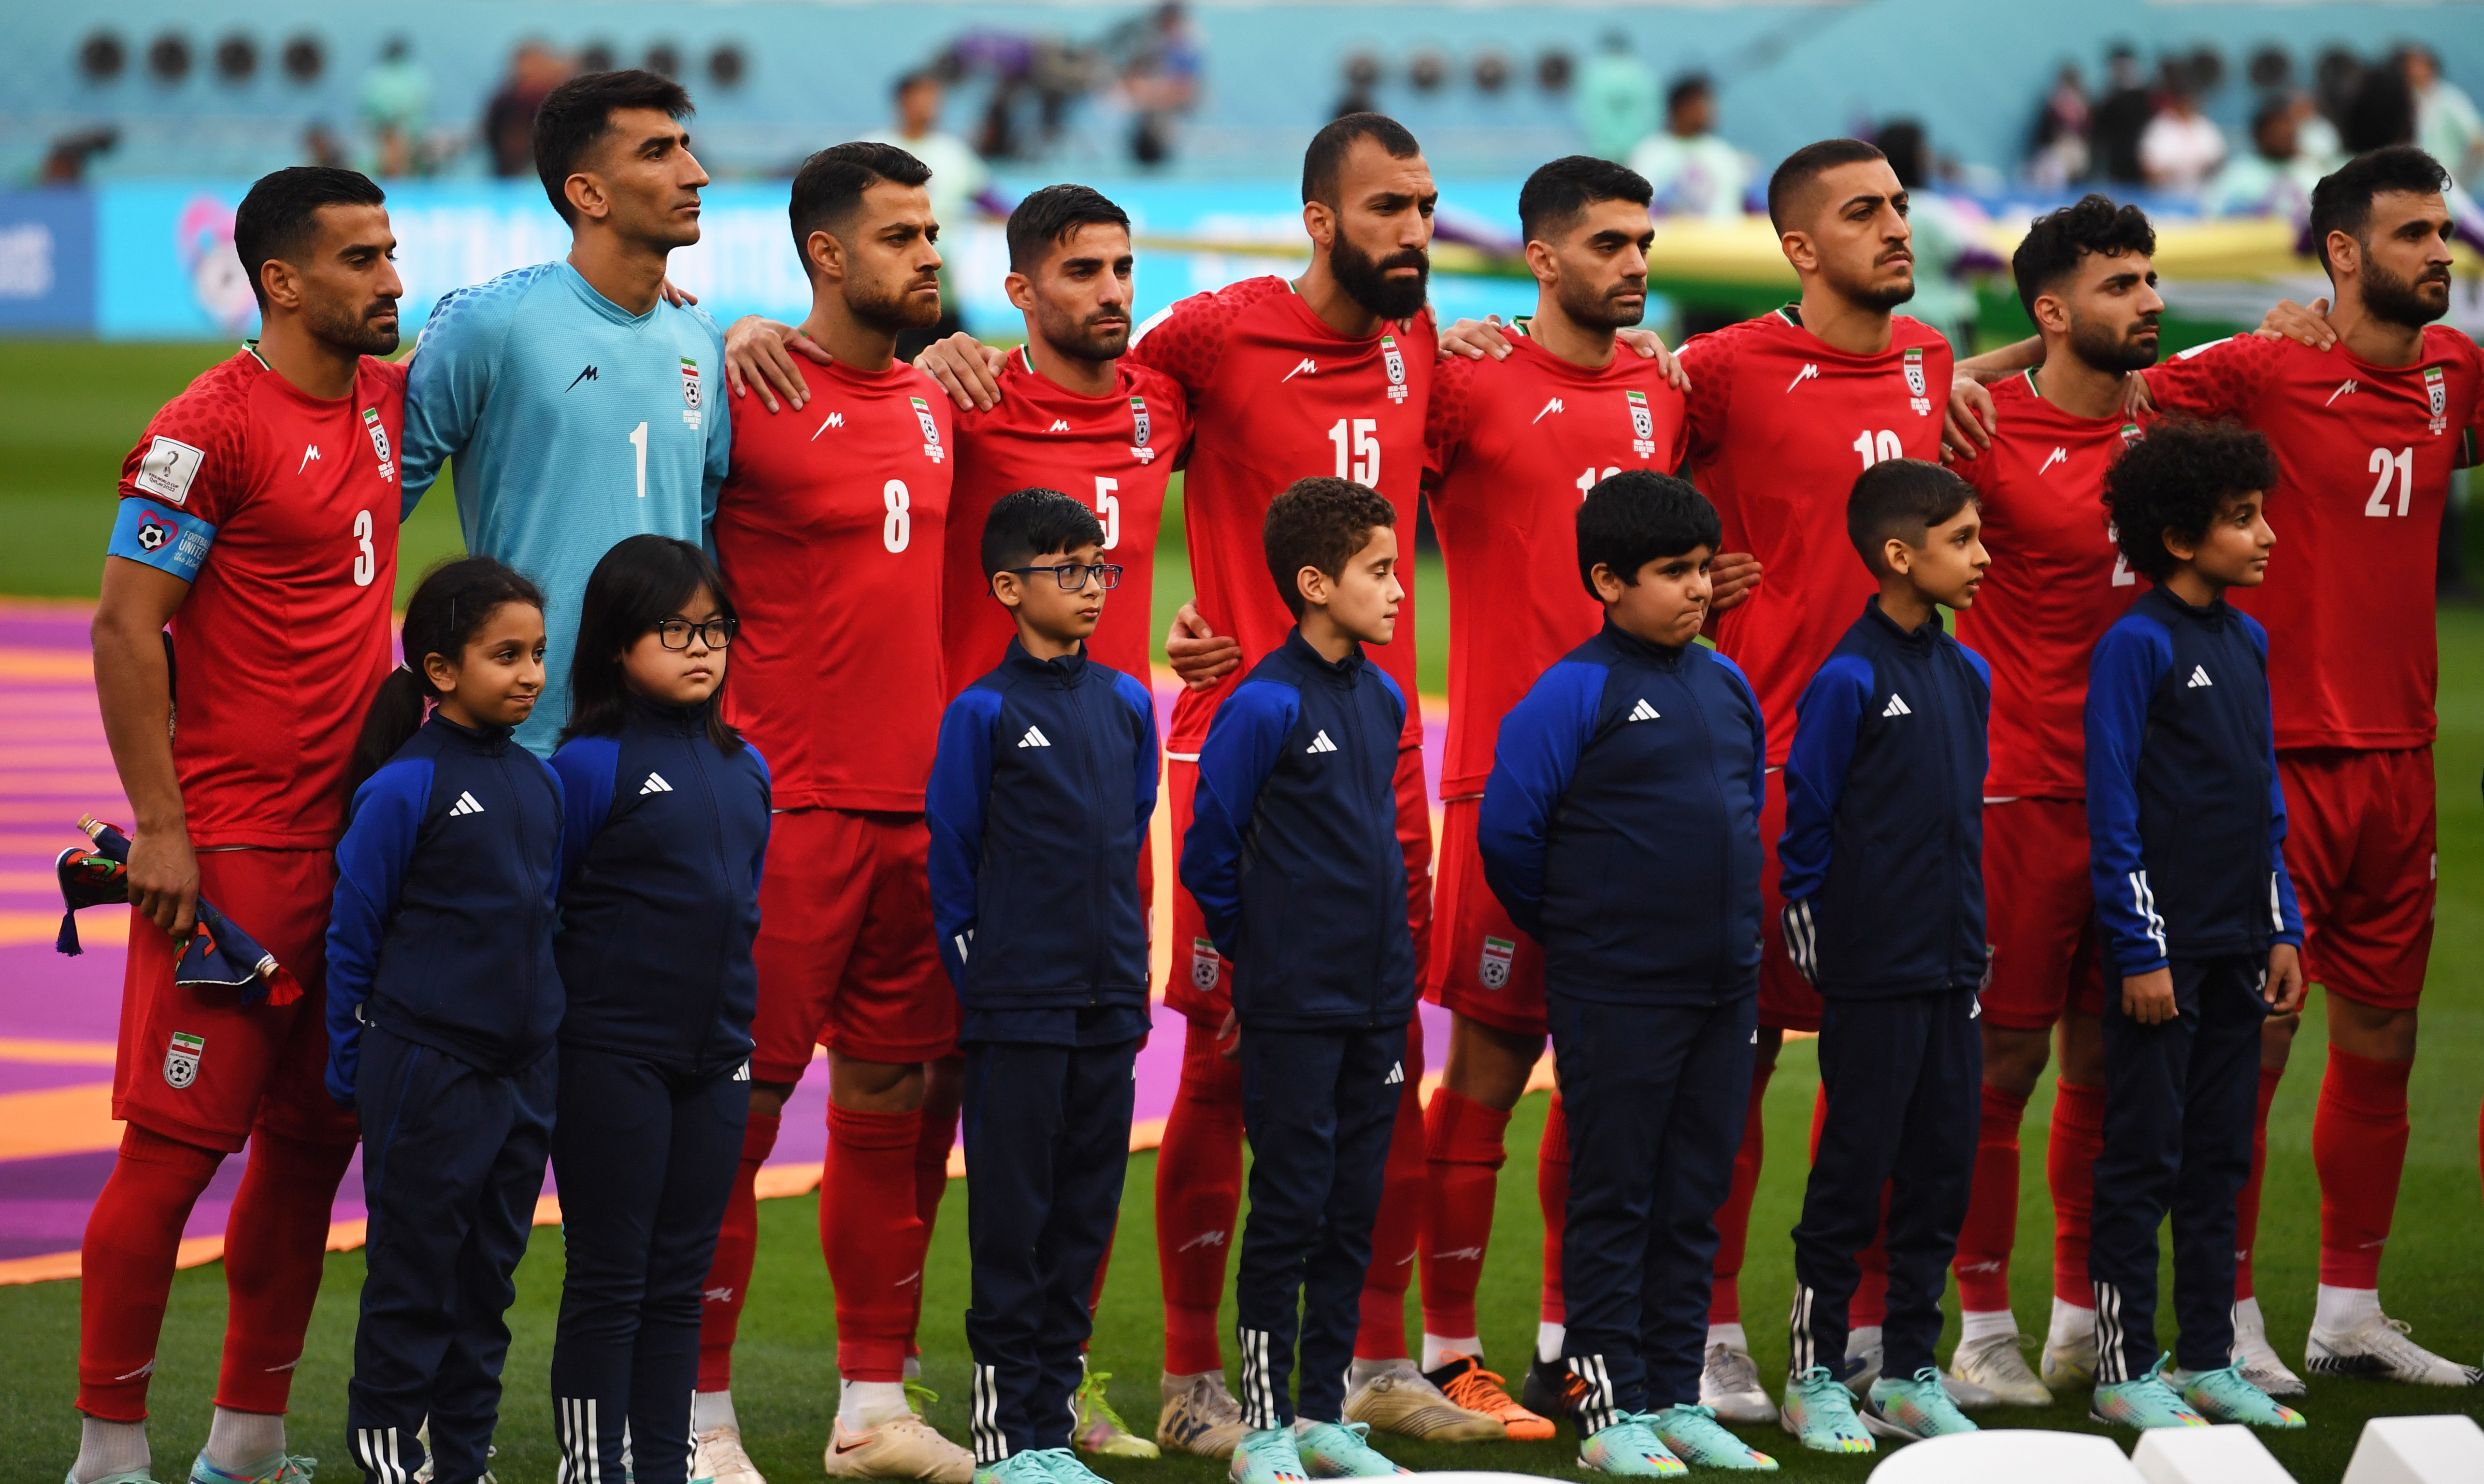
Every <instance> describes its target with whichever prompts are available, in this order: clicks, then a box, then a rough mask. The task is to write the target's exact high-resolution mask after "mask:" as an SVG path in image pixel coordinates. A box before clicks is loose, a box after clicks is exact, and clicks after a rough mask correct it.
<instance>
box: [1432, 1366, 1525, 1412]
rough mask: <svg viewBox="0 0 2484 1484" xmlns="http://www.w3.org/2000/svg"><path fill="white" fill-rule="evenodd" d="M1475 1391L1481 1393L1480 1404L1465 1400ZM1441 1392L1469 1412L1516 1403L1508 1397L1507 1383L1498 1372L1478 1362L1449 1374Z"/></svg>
mask: <svg viewBox="0 0 2484 1484" xmlns="http://www.w3.org/2000/svg"><path fill="white" fill-rule="evenodd" d="M1477 1392H1481V1393H1482V1398H1481V1399H1482V1405H1480V1406H1478V1405H1477V1404H1476V1403H1474V1402H1471V1401H1469V1400H1467V1398H1468V1397H1469V1396H1471V1395H1474V1394H1476V1393H1477ZM1441 1394H1442V1395H1444V1396H1445V1397H1447V1398H1448V1399H1449V1400H1451V1401H1453V1402H1456V1403H1457V1404H1458V1405H1459V1406H1461V1407H1464V1408H1466V1409H1467V1410H1468V1411H1469V1412H1498V1411H1500V1410H1504V1409H1507V1408H1510V1407H1514V1406H1516V1405H1517V1403H1515V1402H1512V1401H1511V1400H1510V1399H1509V1383H1508V1382H1507V1381H1505V1380H1503V1379H1502V1378H1501V1375H1500V1373H1499V1371H1491V1370H1486V1369H1484V1368H1483V1367H1482V1366H1481V1365H1479V1364H1478V1365H1470V1366H1468V1367H1467V1369H1466V1370H1465V1372H1464V1373H1462V1374H1460V1375H1455V1376H1451V1377H1450V1378H1449V1384H1448V1385H1447V1386H1445V1387H1443V1388H1441Z"/></svg>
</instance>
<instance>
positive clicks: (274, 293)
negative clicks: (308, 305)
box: [258, 257, 302, 310]
mask: <svg viewBox="0 0 2484 1484" xmlns="http://www.w3.org/2000/svg"><path fill="white" fill-rule="evenodd" d="M258 287H259V293H260V295H261V296H262V298H263V299H264V300H265V302H266V303H267V304H268V305H270V306H272V307H274V308H277V309H284V310H298V309H300V308H302V285H301V283H299V282H297V281H296V279H295V277H294V271H293V265H292V264H291V263H289V262H286V261H285V260H284V258H282V257H271V258H269V259H268V260H267V261H265V262H263V263H260V264H259V265H258Z"/></svg>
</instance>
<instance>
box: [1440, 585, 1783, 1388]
mask: <svg viewBox="0 0 2484 1484" xmlns="http://www.w3.org/2000/svg"><path fill="white" fill-rule="evenodd" d="M1768 756H1769V748H1768V739H1767V735H1766V724H1765V722H1764V721H1763V719H1762V716H1761V713H1760V704H1759V700H1758V698H1757V697H1756V696H1754V695H1753V694H1752V691H1751V686H1750V682H1749V681H1748V680H1747V679H1746V678H1745V677H1744V676H1743V674H1742V670H1741V669H1740V668H1739V667H1738V666H1736V665H1735V663H1734V661H1731V660H1728V659H1726V658H1725V657H1724V656H1722V655H1720V654H1717V653H1716V652H1715V651H1714V650H1711V649H1704V648H1701V647H1700V646H1698V645H1696V644H1691V645H1686V646H1684V647H1682V648H1680V649H1672V648H1667V647H1665V646H1663V645H1660V644H1650V643H1648V642H1646V641H1644V640H1642V639H1639V638H1636V637H1634V636H1633V635H1631V634H1627V633H1624V632H1623V631H1621V630H1620V629H1617V628H1615V627H1613V626H1612V624H1611V623H1610V622H1607V624H1606V626H1605V629H1604V632H1603V633H1601V634H1597V635H1596V636H1595V637H1594V638H1592V639H1589V640H1588V641H1587V642H1586V643H1584V644H1581V645H1580V646H1579V647H1578V648H1577V649H1574V650H1572V651H1571V652H1570V653H1569V654H1568V655H1566V656H1564V657H1563V658H1562V659H1561V660H1560V661H1559V662H1557V663H1555V664H1554V665H1553V667H1552V668H1551V669H1549V670H1547V671H1545V672H1544V675H1543V677H1542V678H1541V679H1539V680H1537V681H1536V683H1535V686H1534V688H1533V689H1531V690H1529V691H1528V692H1527V694H1526V699H1524V700H1522V701H1520V702H1519V703H1518V704H1517V705H1516V706H1515V707H1512V708H1511V709H1510V713H1509V715H1508V716H1507V717H1505V718H1504V719H1503V720H1502V721H1501V724H1500V738H1499V743H1498V746H1497V748H1496V750H1495V753H1494V762H1493V769H1492V776H1491V778H1490V780H1489V781H1488V782H1487V783H1486V784H1485V786H1484V794H1483V806H1482V809H1481V811H1480V812H1479V814H1478V817H1477V822H1476V829H1475V837H1476V843H1477V845H1478V846H1479V848H1480V850H1481V853H1482V856H1483V868H1484V878H1485V879H1486V880H1487V881H1488V882H1489V883H1490V884H1491V886H1492V889H1493V893H1494V895H1496V896H1497V897H1499V899H1500V902H1501V904H1502V905H1503V906H1504V907H1505V908H1507V909H1508V912H1509V915H1510V920H1511V921H1512V922H1514V923H1516V924H1517V925H1518V927H1519V929H1520V931H1524V932H1526V933H1528V934H1529V935H1531V936H1533V937H1534V938H1535V939H1536V940H1537V941H1539V942H1540V943H1542V944H1543V946H1544V980H1545V986H1544V987H1545V1002H1546V1012H1547V1020H1548V1022H1549V1023H1550V1026H1551V1028H1552V1032H1553V1059H1554V1062H1555V1064H1556V1065H1557V1066H1558V1068H1559V1070H1560V1075H1561V1096H1562V1105H1563V1106H1564V1107H1565V1108H1566V1109H1567V1110H1568V1116H1569V1123H1570V1168H1571V1176H1570V1199H1569V1208H1568V1210H1567V1212H1566V1213H1565V1215H1564V1221H1563V1227H1564V1236H1563V1238H1562V1245H1561V1266H1562V1286H1563V1288H1564V1290H1565V1291H1567V1292H1568V1293H1569V1294H1570V1295H1572V1298H1571V1304H1570V1316H1569V1328H1568V1333H1567V1338H1566V1341H1565V1350H1566V1354H1567V1358H1568V1361H1569V1365H1570V1371H1571V1374H1573V1375H1575V1376H1578V1377H1580V1379H1581V1380H1582V1381H1584V1382H1585V1383H1586V1386H1587V1393H1586V1395H1585V1396H1584V1397H1583V1398H1582V1399H1581V1401H1580V1408H1579V1430H1580V1436H1581V1437H1585V1436H1589V1435H1592V1434H1593V1433H1595V1432H1597V1431H1599V1430H1600V1429H1602V1428H1604V1427H1607V1426H1610V1425H1611V1424H1612V1423H1613V1422H1614V1421H1615V1420H1617V1419H1618V1418H1619V1417H1621V1416H1622V1415H1623V1414H1626V1413H1640V1412H1661V1411H1662V1410H1663V1409H1664V1408H1666V1407H1669V1406H1672V1405H1675V1404H1677V1403H1679V1404H1682V1405H1685V1406H1695V1405H1696V1404H1697V1403H1698V1400H1699V1367H1700V1360H1701V1355H1702V1352H1703V1351H1704V1349H1705V1341H1706V1338H1707V1332H1708V1319H1707V1314H1708V1296H1709V1289H1710V1279H1711V1273H1710V1269H1711V1266H1712V1264H1713V1262H1714V1260H1715V1253H1716V1223H1715V1210H1716V1208H1717V1207H1718V1206H1719V1205H1722V1204H1723V1203H1724V1201H1725V1197H1726V1195H1727V1193H1728V1192H1729V1190H1730V1188H1731V1187H1732V1185H1733V1178H1734V1152H1735V1150H1736V1149H1737V1148H1739V1147H1741V1145H1742V1123H1743V1118H1744V1114H1745V1112H1746V1110H1747V1107H1748V1103H1749V1097H1750V1084H1751V1056H1750V1051H1749V1047H1750V1044H1751V1041H1752V1038H1753V1037H1754V1035H1755V1034H1756V1032H1757V1029H1758V1025H1759V1020H1758V1008H1759V1001H1758V987H1759V968H1760V863H1761V850H1760V809H1761V805H1762V801H1763V797H1764V794H1763V791H1764V789H1765V788H1766V773H1767V765H1768Z"/></svg>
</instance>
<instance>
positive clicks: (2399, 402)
mask: <svg viewBox="0 0 2484 1484" xmlns="http://www.w3.org/2000/svg"><path fill="white" fill-rule="evenodd" d="M2479 380H2484V357H2479V355H2478V353H2477V350H2476V347H2475V342H2474V341H2473V340H2471V339H2469V338H2468V337H2466V336H2464V335H2461V334H2460V333H2458V332H2457V331H2455V330H2452V329H2449V328H2448V327H2447V326H2444V325H2433V326H2430V327H2429V328H2427V329H2426V330H2425V331H2424V332H2423V353H2422V355H2421V356H2420V357H2418V358H2417V360H2416V362H2415V364H2412V365H2405V366H2384V365H2374V364H2371V363H2370V362H2368V361H2363V360H2359V359H2357V358H2356V357H2355V356H2354V355H2353V354H2352V353H2351V352H2349V351H2348V350H2347V349H2346V347H2345V346H2343V345H2338V346H2336V347H2334V348H2332V349H2330V350H2325V351H2320V350H2313V349H2312V348H2311V347H2310V346H2309V345H2305V344H2303V343H2301V342H2300V341H2296V340H2283V339H2280V340H2271V339H2263V338H2261V337H2258V336H2255V335H2239V336H2235V337H2233V338H2231V339H2227V340H2216V341H2212V342H2211V343H2209V344H2206V345H2201V346H2198V347H2196V348H2194V349H2191V350H2187V351H2184V352H2183V353H2182V354H2180V355H2178V356H2176V357H2174V359H2172V360H2170V361H2168V362H2166V363H2165V364H2163V365H2160V366H2158V367H2156V368H2155V369H2154V370H2152V371H2150V372H2148V373H2147V389H2148V391H2149V392H2150V393H2151V394H2152V395H2153V397H2154V399H2155V402H2156V405H2157V406H2158V407H2160V408H2162V409H2164V410H2165V411H2167V412H2182V413H2189V414H2192V415H2194V416H2197V417H2203V418H2230V419H2232V420H2234V421H2237V422H2241V423H2244V424H2247V425H2248V426H2251V427H2254V428H2256V429H2258V430H2259V431H2260V433H2261V434H2262V435H2264V436H2265V437H2266V438H2267V439H2268V444H2269V447H2270V449H2271V451H2273V452H2274V453H2275V454H2276V455H2277V473H2278V480H2277V487H2276V488H2275V489H2272V490H2270V491H2269V492H2268V523H2269V525H2270V526H2272V527H2274V528H2275V529H2276V531H2277V547H2276V549H2275V550H2274V551H2272V552H2271V553H2269V561H2268V579H2267V580H2266V581H2264V582H2262V583H2261V584H2260V585H2259V586H2257V587H2237V588H2235V589H2233V590H2232V591H2231V592H2230V593H2228V595H2227V596H2228V598H2229V599H2231V600H2232V602H2233V604H2234V606H2235V607H2239V608H2241V609H2242V610H2243V611H2245V612H2247V613H2249V614H2251V615H2252V616H2253V617H2254V618H2256V619H2258V620H2259V621H2260V623H2261V624H2263V625H2264V626H2266V628H2267V629H2268V665H2269V687H2268V688H2269V696H2270V700H2271V702H2272V704H2273V705H2274V706H2275V708H2276V712H2277V744H2278V745H2279V746H2280V747H2370V748H2389V747H2423V746H2429V745H2431V743H2432V739H2433V733H2434V729H2435V722H2434V713H2433V701H2434V697H2435V696H2436V695H2437V694H2439V692H2440V688H2441V657H2440V651H2439V641H2438V637H2437V635H2436V634H2435V630H2434V623H2435V615H2434V612H2433V581H2432V575H2433V567H2434V563H2435V561H2436V559H2437V558H2438V556H2439V553H2440V547H2441V507H2442V502H2443V501H2444V499H2447V498H2448V495H2449V472H2450V470H2452V469H2453V468H2456V467H2457V466H2458V465H2459V464H2460V463H2461V462H2462V461H2463V460H2464V458H2465V457H2466V455H2467V449H2468V447H2469V444H2470V440H2469V437H2468V430H2469V429H2470V428H2471V427H2473V426H2474V424H2475V420H2476V399H2477V389H2478V385H2479Z"/></svg>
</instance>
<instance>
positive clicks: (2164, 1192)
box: [2087, 586, 2303, 1383]
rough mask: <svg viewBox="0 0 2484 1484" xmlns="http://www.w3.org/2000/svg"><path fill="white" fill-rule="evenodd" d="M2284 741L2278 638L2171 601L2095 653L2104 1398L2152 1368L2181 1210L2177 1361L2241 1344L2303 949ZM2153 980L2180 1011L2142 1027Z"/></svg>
mask: <svg viewBox="0 0 2484 1484" xmlns="http://www.w3.org/2000/svg"><path fill="white" fill-rule="evenodd" d="M2275 739H2276V729H2275V727H2274V725H2273V724H2272V722H2271V720H2270V711H2269V692H2268V634H2267V633H2266V631H2264V630H2262V629H2261V628H2260V626H2259V624H2258V623H2257V622H2255V620H2254V619H2253V618H2252V617H2251V616H2250V615H2249V614H2247V613H2244V612H2242V611H2240V610H2238V609H2236V608H2233V607H2229V606H2228V604H2227V603H2226V601H2225V600H2224V598H2223V597H2220V598H2218V599H2217V600H2216V601H2215V602H2213V603H2210V604H2208V605H2207V606H2206V607H2192V606H2191V605H2190V604H2189V603H2187V602H2185V601H2183V600H2182V599H2181V598H2179V597H2177V596H2175V595H2174V593H2173V592H2171V591H2169V590H2168V589H2166V588H2164V587H2162V586H2159V587H2157V588H2156V589H2155V590H2154V591H2152V592H2149V593H2147V594H2146V595H2145V596H2143V597H2141V598H2140V600H2139V601H2138V602H2137V603H2134V604H2132V605H2131V606H2130V610H2129V611H2128V612H2126V613H2124V614H2123V615H2122V616H2121V618H2120V621H2118V622H2117V623H2115V624H2114V626H2113V627H2112V628H2111V629H2109V630H2107V631H2106V632H2105V635H2104V637H2103V638H2101V639H2098V640H2097V641H2096V647H2095V652H2094V654H2093V656H2092V657H2091V658H2090V660H2089V664H2088V709H2087V749H2088V756H2087V770H2088V844H2089V862H2090V871H2091V873H2092V875H2093V880H2094V886H2095V900H2096V916H2097V919H2098V922H2099V924H2100V926H2101V932H2100V937H2101V940H2102V942H2103V945H2104V950H2105V952H2104V955H2103V957H2104V958H2105V959H2106V960H2107V962H2108V964H2109V965H2110V967H2109V968H2108V970H2107V981H2106V986H2105V1016H2104V1035H2105V1116H2104V1150H2103V1152H2102V1153H2101V1154H2100V1155H2099V1156H2098V1157H2097V1159H2096V1168H2095V1189H2096V1199H2095V1214H2094V1220H2093V1237H2092V1239H2091V1243H2090V1246H2089V1249H2088V1276H2089V1278H2090V1279H2091V1280H2093V1282H2094V1283H2095V1294H2096V1340H2097V1351H2096V1380H2097V1381H2098V1382H2099V1383H2109V1382H2117V1381H2126V1380H2129V1379H2130V1378H2132V1377H2134V1376H2139V1375H2144V1374H2146V1372H2147V1369H2148V1367H2149V1366H2150V1365H2152V1364H2154V1363H2155V1361H2156V1357H2157V1354H2158V1351H2157V1348H2156V1332H2155V1317H2156V1287H2157V1280H2156V1246H2157V1241H2156V1231H2157V1228H2158V1227H2159V1226H2160V1225H2161V1224H2162V1223H2163V1222H2164V1220H2165V1216H2166V1214H2167V1212H2168V1211H2169V1210H2170V1211H2171V1212H2172V1214H2173V1218H2174V1313H2175V1317H2176V1318H2177V1319H2178V1321H2179V1322H2180V1324H2181V1337H2180V1339H2179V1341H2178V1342H2177V1343H2176V1346H2175V1358H2176V1361H2177V1362H2178V1363H2179V1364H2180V1365H2181V1366H2182V1367H2183V1368H2184V1369H2187V1370H2213V1369H2215V1368H2217V1367H2219V1366H2222V1365H2224V1364H2225V1363H2226V1357H2227V1354H2228V1351H2229V1350H2230V1348H2231V1346H2232V1344H2233V1314H2232V1308H2231V1306H2232V1303H2233V1291H2234V1197H2235V1195H2236V1194H2237V1193H2239V1192H2240V1191H2241V1189H2242V1187H2243V1183H2244V1181H2245V1180H2246V1179H2248V1178H2249V1177H2250V1174H2251V1139H2252V1120H2253V1115H2254V1112H2255V1107H2256V1098H2257V1096H2258V1085H2259V1077H2258V1067H2259V1039H2260V1025H2261V1023H2262V1022H2263V1021H2264V1020H2265V1019H2266V1018H2267V1015H2268V1006H2267V1003H2266V1002H2265V1001H2264V1000H2263V999H2262V998H2261V990H2262V987H2263V985H2264V982H2265V978H2266V975H2267V970H2268V951H2269V947H2270V945H2271V944H2274V943H2291V944H2295V945H2298V946H2299V945H2300V944H2301V943H2302V941H2303V917H2302V914H2301V912H2300V911H2299V910H2298V909H2297V908H2296V905H2295V900H2294V882H2293V880H2292V878H2291V877H2288V876H2287V875H2286V871H2285V853H2284V841H2285V796H2284V793H2283V791H2282V788H2281V787H2280V786H2279V781H2278V771H2277V751H2276V741H2275ZM2158 969H2168V970H2170V971H2171V973H2172V976H2173V981H2174V1005H2175V1007H2176V1009H2177V1011H2178V1012H2179V1013H2178V1014H2177V1016H2176V1017H2175V1018H2174V1019H2173V1020H2169V1021H2166V1022H2164V1023H2162V1024H2159V1025H2152V1026H2147V1025H2141V1024H2140V1023H2139V1022H2137V1021H2136V1020H2133V1019H2131V1018H2130V1017H2129V1016H2128V1015H2126V1014H2124V1013H2123V1012H2122V1005H2121V993H2120V978H2122V977H2126V976H2136V975H2141V974H2147V973H2152V972H2154V971H2155V970H2158Z"/></svg>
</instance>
